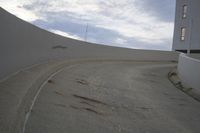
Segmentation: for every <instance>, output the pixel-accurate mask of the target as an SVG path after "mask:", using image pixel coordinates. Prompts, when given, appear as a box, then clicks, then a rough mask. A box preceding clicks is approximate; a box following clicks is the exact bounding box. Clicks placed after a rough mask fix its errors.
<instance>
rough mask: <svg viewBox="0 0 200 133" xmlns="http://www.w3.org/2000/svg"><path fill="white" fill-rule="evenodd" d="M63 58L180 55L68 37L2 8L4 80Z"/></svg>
mask: <svg viewBox="0 0 200 133" xmlns="http://www.w3.org/2000/svg"><path fill="white" fill-rule="evenodd" d="M62 58H65V59H88V58H92V59H120V60H153V61H159V60H162V61H172V60H177V59H178V54H177V53H175V52H166V51H152V50H133V49H126V48H117V47H110V46H104V45H97V44H91V43H87V42H82V41H77V40H73V39H69V38H65V37H62V36H59V35H56V34H53V33H50V32H48V31H45V30H43V29H40V28H38V27H36V26H34V25H31V24H29V23H27V22H25V21H23V20H21V19H19V18H17V17H15V16H14V15H11V14H10V13H8V12H7V11H5V10H4V9H2V8H0V61H1V64H0V79H2V78H3V77H5V76H7V75H9V74H11V73H13V72H15V71H17V70H19V69H21V68H24V67H27V66H29V65H33V64H36V63H40V62H44V61H47V60H52V59H62Z"/></svg>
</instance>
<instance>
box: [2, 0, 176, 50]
mask: <svg viewBox="0 0 200 133" xmlns="http://www.w3.org/2000/svg"><path fill="white" fill-rule="evenodd" d="M1 1H6V0H0V2H1ZM174 1H175V0H163V1H159V0H142V1H141V0H118V1H116V0H106V1H103V0H81V1H80V0H73V1H71V0H59V1H55V0H29V1H28V2H27V1H25V0H21V2H20V4H17V1H15V2H14V4H13V3H12V5H16V6H19V5H20V7H21V9H23V10H24V12H27V13H30V16H32V17H30V18H32V19H30V18H28V17H27V18H26V17H24V16H23V15H19V16H20V17H21V18H23V17H24V19H27V21H29V22H32V23H35V22H37V21H43V23H42V27H44V28H45V29H54V30H59V31H62V32H66V33H70V34H73V35H76V36H78V37H81V38H84V35H85V26H86V24H87V23H88V24H89V31H88V40H89V41H92V42H96V43H104V44H108V43H109V44H110V43H113V44H116V45H119V44H121V45H122V46H124V47H130V45H134V44H135V43H138V45H137V46H138V47H139V44H141V45H143V46H144V44H146V45H145V46H148V48H149V47H151V46H152V47H154V48H155V49H156V48H158V49H162V48H163V49H165V50H170V45H171V43H172V35H173V26H174V23H173V16H174V14H173V12H172V11H171V10H174V8H175V7H174V6H175V2H174ZM7 3H9V2H7ZM4 5H5V4H4ZM7 5H9V4H7ZM171 8H172V9H171ZM9 9H10V8H9ZM16 10H18V9H17V7H16ZM12 12H13V11H12ZM19 12H20V11H19ZM13 13H14V12H13ZM21 14H22V13H21ZM25 16H29V15H25ZM64 23H66V25H65V26H62V25H64ZM45 25H46V26H45ZM38 26H41V25H39V24H38ZM95 30H96V32H95ZM108 37H110V38H108ZM102 39H104V40H102ZM130 40H131V41H132V42H134V44H133V43H131V42H130ZM117 43H119V44H117ZM127 43H129V44H127ZM113 44H112V45H113ZM165 45H168V47H166V46H165Z"/></svg>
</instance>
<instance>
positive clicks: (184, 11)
mask: <svg viewBox="0 0 200 133" xmlns="http://www.w3.org/2000/svg"><path fill="white" fill-rule="evenodd" d="M187 8H188V7H187V5H183V14H182V18H186V17H187V10H188V9H187Z"/></svg>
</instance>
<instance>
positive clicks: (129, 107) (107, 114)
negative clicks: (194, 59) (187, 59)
mask: <svg viewBox="0 0 200 133" xmlns="http://www.w3.org/2000/svg"><path fill="white" fill-rule="evenodd" d="M174 66H175V65H174V64H169V63H168V64H167V63H160V62H157V63H156V62H126V61H124V62H88V63H81V64H77V65H74V66H72V67H66V68H65V69H64V70H62V71H61V72H59V73H57V74H56V75H55V76H53V77H52V78H51V79H49V80H48V82H47V83H46V84H45V85H44V86H43V87H42V88H41V91H40V93H39V95H38V96H37V99H36V100H35V103H34V106H33V108H32V111H31V114H30V116H29V117H28V119H27V121H26V124H25V126H26V127H25V132H26V133H45V132H46V133H66V132H69V133H133V132H134V133H161V132H162V133H163V132H164V133H175V132H176V133H198V132H199V131H200V127H199V123H200V111H199V110H200V104H199V102H197V101H195V100H193V99H192V98H191V97H189V96H187V95H186V94H184V93H182V92H181V91H179V90H178V89H176V88H175V87H174V86H173V85H172V84H171V83H170V82H169V80H168V79H167V74H168V72H169V71H170V70H171V69H172V68H173V67H174Z"/></svg>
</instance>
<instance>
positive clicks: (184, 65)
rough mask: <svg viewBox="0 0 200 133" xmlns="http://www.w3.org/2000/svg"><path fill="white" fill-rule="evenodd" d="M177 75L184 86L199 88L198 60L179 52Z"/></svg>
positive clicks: (199, 65) (199, 66) (199, 71)
mask: <svg viewBox="0 0 200 133" xmlns="http://www.w3.org/2000/svg"><path fill="white" fill-rule="evenodd" d="M178 76H179V78H180V79H181V81H182V83H183V84H184V85H185V86H187V87H191V88H195V89H200V60H198V59H194V58H191V57H188V56H186V55H185V54H180V56H179V61H178Z"/></svg>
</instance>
